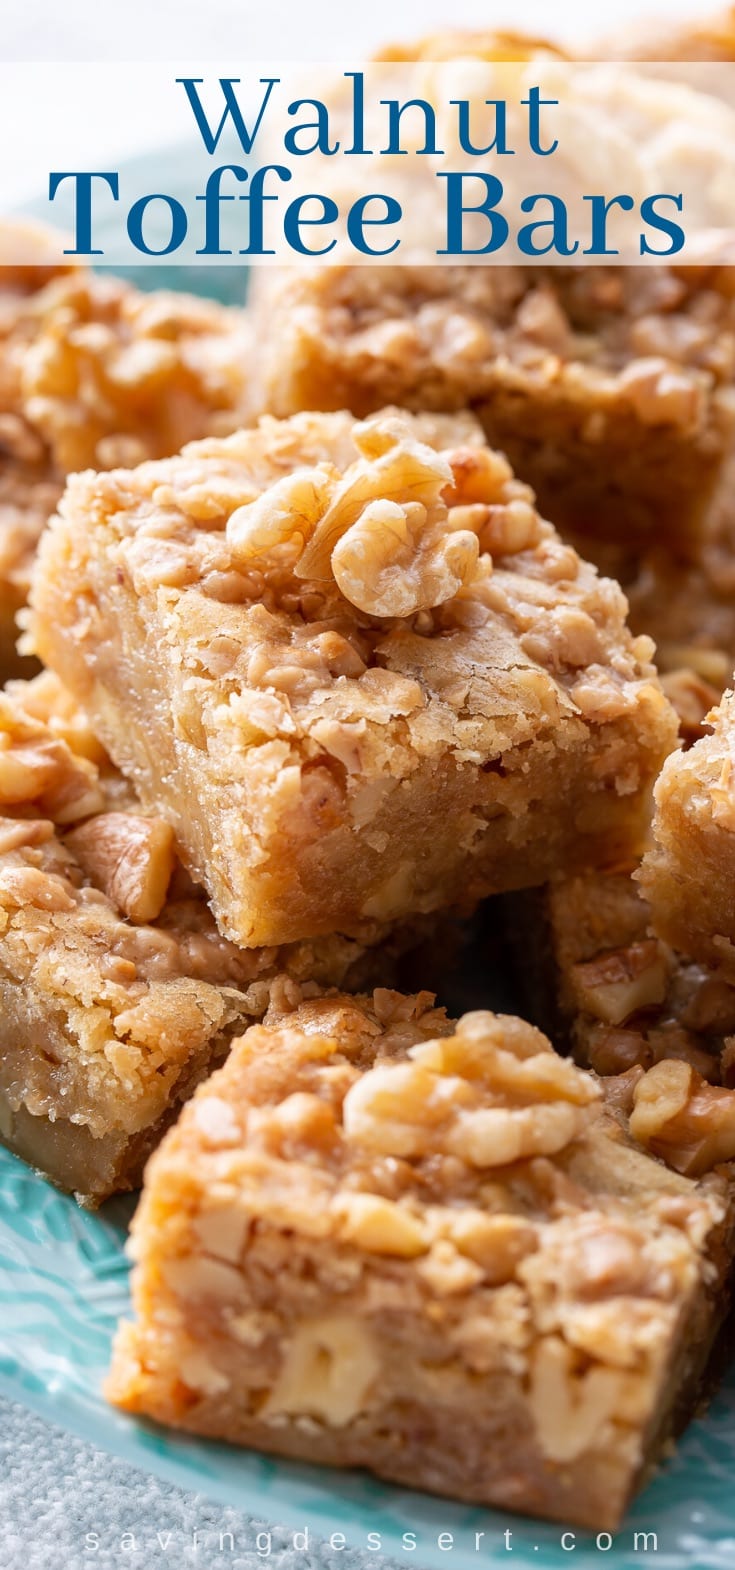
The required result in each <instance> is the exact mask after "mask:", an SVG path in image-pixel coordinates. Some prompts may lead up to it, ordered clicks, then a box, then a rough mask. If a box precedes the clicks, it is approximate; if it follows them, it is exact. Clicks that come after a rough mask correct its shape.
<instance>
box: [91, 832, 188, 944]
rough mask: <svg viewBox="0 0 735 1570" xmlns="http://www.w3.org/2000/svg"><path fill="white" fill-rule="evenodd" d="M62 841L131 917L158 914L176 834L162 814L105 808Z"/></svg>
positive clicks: (144, 918) (152, 918) (142, 920)
mask: <svg viewBox="0 0 735 1570" xmlns="http://www.w3.org/2000/svg"><path fill="white" fill-rule="evenodd" d="M66 843H67V846H68V848H69V850H71V852H72V853H73V855H74V856H76V859H77V861H78V862H79V864H80V866H81V867H82V868H83V870H84V871H85V872H86V874H87V876H88V877H89V878H91V880H92V882H93V883H94V884H96V886H97V887H98V888H100V889H102V890H103V892H104V893H105V894H107V896H108V898H109V899H111V900H112V901H113V903H114V904H115V905H117V907H118V909H119V910H121V911H123V913H124V914H125V915H126V916H129V918H130V920H131V921H134V922H136V923H145V922H149V921H155V919H156V917H157V916H160V914H161V911H162V909H163V906H164V902H165V899H166V892H167V889H168V885H169V882H170V879H171V874H172V872H173V869H174V863H175V859H176V858H175V854H174V836H173V831H172V829H171V827H170V825H169V824H168V823H165V822H164V821H163V819H162V818H144V817H140V816H138V814H137V813H133V812H106V813H103V814H101V815H100V817H97V818H91V819H90V820H89V822H88V823H84V824H82V825H81V827H80V828H77V829H73V830H72V832H71V834H68V835H67V837H66Z"/></svg>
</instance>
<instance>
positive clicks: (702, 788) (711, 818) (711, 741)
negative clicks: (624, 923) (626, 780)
mask: <svg viewBox="0 0 735 1570" xmlns="http://www.w3.org/2000/svg"><path fill="white" fill-rule="evenodd" d="M708 721H709V726H708V731H707V734H705V735H704V736H702V737H701V739H700V740H699V741H697V742H695V744H694V746H693V747H691V748H689V750H688V751H687V752H683V753H678V752H677V753H674V754H672V756H671V758H669V759H668V760H667V762H666V764H665V766H664V768H663V769H662V771H661V775H660V777H659V779H658V781H657V783H656V790H655V812H654V819H653V845H652V847H651V849H650V850H649V851H648V852H647V854H646V855H645V857H644V859H643V864H642V868H641V886H642V889H643V891H644V894H645V896H646V898H647V900H648V901H649V903H650V906H651V912H652V919H653V925H654V927H655V930H656V932H657V933H658V934H659V935H660V936H661V937H662V938H664V939H665V941H666V942H667V943H671V944H672V945H673V946H674V947H675V948H678V949H680V950H682V952H683V953H685V954H689V955H691V956H692V958H693V959H696V960H698V961H700V962H701V963H702V964H705V965H708V966H710V967H712V968H714V969H717V970H719V971H720V972H721V973H722V974H723V975H724V976H726V977H727V978H729V979H731V980H735V901H734V900H733V886H734V885H733V879H734V878H735V781H734V779H733V760H734V759H735V694H733V693H732V692H726V693H725V694H724V696H723V698H722V701H721V703H720V704H719V705H718V706H717V707H716V708H715V709H713V710H712V711H711V713H710V714H709V716H708Z"/></svg>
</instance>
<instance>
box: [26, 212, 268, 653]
mask: <svg viewBox="0 0 735 1570" xmlns="http://www.w3.org/2000/svg"><path fill="white" fill-rule="evenodd" d="M14 242H16V243H17V226H13V225H3V224H1V223H0V677H6V676H8V675H10V674H14V673H15V672H16V671H19V670H20V669H21V668H22V667H21V664H20V661H19V659H18V656H17V654H16V649H15V644H16V641H17V637H18V629H17V625H16V617H17V613H18V610H19V609H20V607H21V606H22V605H23V604H24V603H25V599H26V597H27V593H28V585H29V579H30V572H31V567H32V563H33V557H34V555H35V550H36V546H37V544H38V540H39V537H40V534H41V531H42V529H43V528H44V526H45V523H46V521H47V519H48V517H49V516H50V514H51V513H52V512H53V511H54V510H55V507H56V504H57V502H58V499H59V495H60V493H61V490H62V488H63V482H64V477H65V476H66V475H67V474H69V473H70V472H71V471H73V470H77V469H86V468H94V469H107V468H110V467H112V466H113V465H115V464H121V463H126V464H135V463H138V462H140V461H141V460H142V459H144V458H154V457H162V456H163V455H165V454H167V453H172V452H177V451H178V449H179V448H180V447H181V446H182V445H183V443H184V442H187V441H190V440H191V439H192V438H193V437H196V436H205V435H207V434H208V433H210V432H214V431H224V430H232V429H234V428H235V427H236V426H237V425H240V424H242V423H243V422H244V420H245V419H246V417H247V399H248V395H247V387H248V363H249V359H250V353H249V338H248V330H247V326H246V321H245V317H244V315H243V313H242V312H240V311H236V310H225V309H223V308H222V307H221V306H218V305H216V304H214V303H213V302H210V301H206V300H198V299H194V298H190V297H189V296H187V295H183V294H172V293H168V292H166V291H158V292H156V293H153V294H141V293H139V292H138V290H136V289H134V288H132V287H131V286H130V285H128V284H125V283H122V282H121V281H120V280H118V279H108V278H102V277H100V276H96V275H95V274H93V273H89V272H87V271H86V270H84V269H81V268H76V269H71V268H67V269H63V268H53V267H52V266H51V265H49V264H46V265H42V263H41V262H39V264H38V265H37V266H27V267H17V266H16V267H13V266H11V265H6V255H7V253H8V252H9V251H10V250H12V247H13V244H14ZM39 254H40V253H39Z"/></svg>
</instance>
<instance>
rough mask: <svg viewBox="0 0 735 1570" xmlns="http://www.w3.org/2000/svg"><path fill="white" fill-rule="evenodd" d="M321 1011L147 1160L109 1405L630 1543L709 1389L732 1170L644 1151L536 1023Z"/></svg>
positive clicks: (225, 1084)
mask: <svg viewBox="0 0 735 1570" xmlns="http://www.w3.org/2000/svg"><path fill="white" fill-rule="evenodd" d="M432 1001H433V1000H432V999H431V998H430V997H429V996H427V995H424V996H419V997H417V998H410V997H409V998H406V997H402V996H401V995H399V994H396V993H387V992H378V993H376V994H375V996H374V997H373V998H372V999H367V998H366V999H362V1000H352V999H347V998H339V997H332V998H326V999H322V1000H317V1001H315V1002H313V1003H309V1004H307V1005H305V1006H304V1007H302V1008H300V1009H297V1010H296V1011H295V1012H294V1013H292V1014H291V1015H289V1016H287V1017H280V1018H278V1017H273V1016H271V1018H270V1020H269V1022H268V1023H267V1024H266V1025H264V1026H256V1027H253V1028H252V1029H251V1030H249V1031H248V1033H247V1034H246V1035H245V1036H244V1037H243V1039H242V1040H241V1041H240V1042H239V1043H237V1044H236V1046H235V1047H234V1048H233V1050H232V1053H231V1055H230V1057H229V1059H228V1061H227V1064H226V1065H225V1067H224V1068H223V1069H222V1070H220V1072H219V1073H217V1074H215V1075H214V1077H213V1078H212V1079H211V1080H209V1081H208V1082H207V1083H206V1084H205V1085H204V1086H202V1087H200V1089H199V1090H198V1092H197V1094H196V1096H195V1097H194V1099H193V1100H192V1101H190V1102H189V1104H188V1106H187V1107H186V1108H185V1109H184V1112H183V1114H182V1116H181V1119H180V1121H179V1123H178V1125H177V1127H176V1128H175V1129H173V1130H172V1131H171V1132H170V1133H169V1134H168V1135H167V1136H166V1139H165V1140H164V1143H163V1145H162V1146H161V1148H160V1149H159V1151H158V1152H157V1153H156V1155H155V1156H154V1157H153V1159H152V1161H151V1163H150V1165H149V1167H148V1170H147V1174H146V1183H145V1189H144V1194H143V1199H142V1202H141V1205H140V1208H139V1210H138V1213H137V1216H136V1218H135V1220H134V1223H133V1250H134V1258H135V1261H136V1266H135V1271H134V1277H133V1299H134V1309H135V1315H136V1318H135V1321H134V1323H132V1324H125V1325H123V1326H122V1328H121V1330H120V1332H119V1334H118V1339H117V1343H116V1350H115V1356H114V1364H113V1369H112V1373H111V1375H110V1378H109V1380H108V1385H107V1393H108V1395H109V1397H110V1399H111V1400H112V1401H114V1402H115V1403H117V1404H118V1405H120V1406H122V1407H124V1408H125V1409H126V1410H128V1411H131V1412H137V1413H142V1414H145V1415H146V1416H149V1417H153V1418H156V1419H157V1420H159V1421H160V1422H163V1423H167V1424H172V1425H174V1426H181V1427H183V1428H187V1429H190V1430H192V1431H193V1432H195V1433H199V1434H206V1435H210V1436H214V1437H218V1438H225V1439H228V1440H231V1441H234V1442H236V1443H240V1444H245V1445H251V1446H254V1447H256V1448H258V1449H261V1450H266V1451H271V1452H275V1453H276V1454H279V1455H285V1456H291V1457H301V1458H304V1459H308V1460H310V1461H317V1462H323V1463H327V1464H329V1465H335V1466H352V1465H356V1466H363V1467H368V1468H369V1469H370V1470H372V1471H374V1472H377V1473H378V1474H379V1475H380V1476H381V1477H385V1478H389V1479H392V1480H395V1481H398V1482H401V1483H404V1484H408V1485H410V1486H413V1487H420V1488H424V1489H428V1490H430V1491H432V1492H435V1493H447V1494H450V1495H453V1496H454V1497H456V1498H460V1499H465V1500H470V1501H476V1502H479V1503H483V1504H495V1505H501V1506H502V1507H503V1508H504V1509H506V1510H507V1509H510V1510H514V1509H515V1510H522V1511H526V1512H530V1513H532V1514H542V1515H548V1516H551V1517H555V1518H559V1519H562V1520H566V1521H570V1520H571V1521H577V1522H580V1523H582V1524H584V1525H594V1526H595V1527H597V1528H600V1527H614V1526H615V1525H616V1523H617V1522H618V1521H619V1520H620V1517H621V1515H622V1513H623V1511H624V1509H625V1507H626V1503H627V1501H628V1500H629V1498H630V1495H631V1492H632V1490H633V1489H634V1488H635V1487H636V1486H637V1484H638V1483H639V1481H640V1479H641V1477H642V1476H645V1475H646V1473H647V1472H648V1470H649V1469H650V1466H651V1465H652V1463H653V1462H654V1461H655V1459H656V1457H657V1456H658V1455H659V1454H660V1452H661V1449H662V1446H663V1445H664V1444H665V1443H666V1441H667V1440H668V1437H669V1435H670V1433H671V1431H672V1427H673V1426H674V1425H675V1423H676V1422H677V1421H679V1420H680V1418H681V1415H682V1413H683V1412H686V1411H687V1410H688V1409H689V1408H690V1406H691V1402H692V1400H693V1398H694V1396H695V1394H696V1391H697V1387H698V1381H699V1371H700V1369H701V1365H702V1362H703V1360H704V1359H705V1357H706V1355H707V1349H708V1347H709V1344H710V1341H711V1338H712V1334H713V1330H714V1328H715V1325H716V1323H717V1321H718V1318H719V1315H720V1313H721V1310H722V1306H723V1293H722V1284H723V1278H724V1273H725V1271H726V1268H727V1259H728V1248H729V1245H730V1233H731V1225H732V1220H731V1208H732V1207H731V1201H730V1189H729V1187H728V1184H727V1181H726V1179H725V1178H724V1177H722V1176H716V1175H710V1176H708V1177H706V1178H704V1179H702V1180H701V1181H700V1182H694V1181H693V1180H690V1179H688V1178H685V1177H682V1176H681V1175H679V1174H678V1173H675V1172H672V1171H669V1170H668V1169H667V1167H666V1166H665V1165H663V1164H662V1163H660V1162H658V1161H656V1160H654V1159H653V1158H651V1157H650V1156H648V1155H646V1154H645V1153H643V1152H642V1151H641V1150H640V1149H639V1148H637V1147H636V1146H635V1145H634V1144H633V1143H632V1142H631V1141H630V1139H629V1138H628V1136H627V1134H626V1132H625V1129H624V1127H623V1120H622V1119H619V1118H616V1117H613V1116H612V1115H611V1114H610V1113H609V1112H607V1111H605V1110H604V1108H603V1106H602V1104H601V1099H600V1089H599V1085H598V1083H597V1082H596V1081H595V1080H594V1079H593V1078H592V1077H591V1076H590V1075H588V1074H586V1073H584V1072H582V1071H581V1070H580V1069H578V1068H577V1067H575V1066H574V1065H573V1064H572V1063H571V1062H569V1061H567V1060H564V1059H563V1058H560V1057H559V1056H557V1054H556V1053H554V1052H553V1051H552V1049H551V1048H550V1046H549V1043H548V1041H547V1040H546V1038H545V1037H544V1036H542V1035H541V1033H540V1032H539V1031H537V1030H534V1029H533V1027H532V1026H530V1025H527V1024H525V1023H524V1022H523V1021H521V1020H518V1019H513V1018H503V1017H499V1016H496V1015H493V1014H486V1013H480V1014H470V1015H466V1016H465V1017H464V1018H463V1019H462V1020H460V1021H459V1023H458V1024H457V1025H456V1026H452V1025H451V1024H450V1023H449V1022H448V1021H447V1020H446V1018H445V1017H444V1015H443V1013H442V1012H441V1011H437V1010H435V1009H434V1008H433V1007H432Z"/></svg>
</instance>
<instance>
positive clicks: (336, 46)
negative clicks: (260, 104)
mask: <svg viewBox="0 0 735 1570" xmlns="http://www.w3.org/2000/svg"><path fill="white" fill-rule="evenodd" d="M707 3H708V0H704V4H705V5H706V4H707ZM711 4H712V8H713V9H716V6H717V0H711ZM702 9H703V0H649V3H648V4H646V0H643V3H641V0H602V3H601V4H598V5H597V6H595V7H593V6H592V5H591V4H590V3H589V0H556V3H555V4H554V6H553V8H552V7H551V5H550V0H495V3H493V0H367V3H365V0H362V3H359V4H358V3H356V0H262V3H258V4H254V3H253V0H0V15H1V16H2V40H3V43H2V58H3V59H4V60H6V61H10V60H15V61H20V60H45V61H49V62H51V69H50V70H49V73H48V77H47V79H46V82H45V84H44V92H43V95H42V101H41V102H40V103H39V102H36V103H33V104H28V103H27V102H26V101H25V98H24V95H23V94H22V92H21V91H20V90H19V91H18V93H17V97H16V100H15V102H14V104H13V110H14V120H15V123H16V125H17V126H18V135H17V137H13V138H12V140H11V141H10V142H8V141H7V140H5V141H4V143H3V145H2V148H1V150H0V212H8V211H9V210H11V209H12V208H13V207H14V206H15V205H16V204H19V203H21V202H23V201H27V200H29V199H32V198H33V197H35V196H37V195H38V194H39V193H38V174H37V170H38V145H39V135H40V132H41V130H42V129H43V127H42V126H41V125H40V124H39V122H40V121H41V120H44V121H45V122H46V124H47V125H48V123H49V122H51V123H56V124H64V123H66V124H67V125H69V124H70V123H71V125H72V126H79V127H83V128H84V130H85V134H86V139H87V145H88V146H90V148H94V153H95V157H97V158H100V159H108V158H110V157H112V156H113V155H114V156H115V158H116V161H117V162H118V163H119V162H120V161H123V160H124V159H125V158H127V157H130V156H133V155H134V154H136V153H138V152H141V151H142V150H143V149H145V148H147V147H155V146H157V145H160V144H161V142H164V141H168V140H170V136H169V135H167V125H166V120H165V118H164V115H163V113H162V106H161V103H160V102H157V101H155V99H153V100H151V99H147V100H146V99H145V98H144V97H142V96H141V95H140V94H136V95H135V100H134V101H133V102H131V106H130V115H129V117H128V119H127V120H126V123H125V124H124V125H123V126H121V127H120V129H119V132H118V133H116V135H115V138H114V145H112V144H111V142H110V140H109V139H108V138H105V137H103V136H101V135H100V133H99V131H98V132H97V136H96V137H95V126H94V119H93V116H92V115H91V114H90V110H89V107H88V106H87V105H86V104H85V103H84V102H80V101H78V100H77V99H74V97H73V96H70V94H69V92H68V90H67V89H68V81H67V82H65V73H64V66H63V62H64V61H67V62H68V61H73V60H170V59H177V60H183V59H187V60H191V61H197V60H200V61H201V62H205V61H207V60H213V59H222V58H226V59H228V60H230V61H231V62H232V69H233V72H235V71H236V70H237V67H238V65H240V64H243V65H244V64H246V63H248V62H252V61H258V60H260V59H268V58H270V59H271V60H279V59H283V60H341V61H346V60H350V61H359V60H360V59H362V58H366V57H367V56H368V55H370V54H371V53H372V52H373V51H374V50H375V49H376V48H378V47H379V46H380V45H381V44H382V43H385V42H387V41H390V40H391V39H393V40H395V39H410V38H412V37H416V36H418V35H420V34H421V33H424V32H427V31H430V30H431V29H433V28H435V27H440V26H447V25H451V26H454V27H473V26H474V27H488V26H492V25H494V24H497V25H498V26H503V25H505V26H508V27H511V28H527V29H529V30H531V31H533V30H536V31H538V32H540V33H542V34H544V33H546V34H551V35H552V36H554V37H558V38H559V39H561V40H562V41H569V42H573V43H574V45H575V47H576V48H581V47H582V45H583V44H584V42H585V41H586V40H587V38H589V37H590V36H593V35H597V36H599V35H600V34H604V33H606V32H615V31H617V29H618V27H619V26H621V25H623V24H624V23H625V22H626V21H628V20H631V21H632V20H635V21H640V19H641V17H645V16H646V15H655V14H656V13H657V12H658V13H660V14H665V15H666V16H667V17H668V18H670V19H671V18H673V17H675V16H677V15H680V16H686V15H687V14H689V15H696V14H697V13H698V11H701V10H702Z"/></svg>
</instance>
